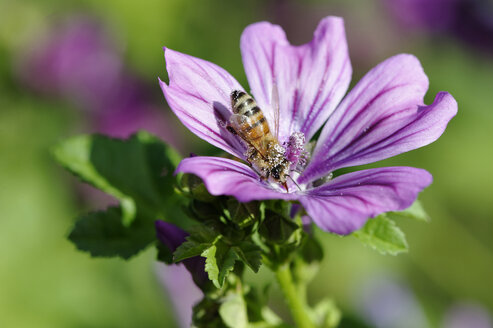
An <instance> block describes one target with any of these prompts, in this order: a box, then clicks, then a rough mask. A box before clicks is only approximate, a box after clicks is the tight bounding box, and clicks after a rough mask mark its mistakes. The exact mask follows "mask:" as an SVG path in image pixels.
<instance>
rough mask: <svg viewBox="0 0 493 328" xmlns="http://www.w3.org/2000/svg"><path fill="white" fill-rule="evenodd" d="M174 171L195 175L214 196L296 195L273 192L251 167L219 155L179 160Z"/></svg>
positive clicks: (244, 199)
mask: <svg viewBox="0 0 493 328" xmlns="http://www.w3.org/2000/svg"><path fill="white" fill-rule="evenodd" d="M176 171H177V172H184V173H192V174H195V175H197V176H199V177H200V178H201V179H202V180H203V181H204V184H205V186H206V188H207V190H208V191H209V192H210V193H211V194H212V195H215V196H219V195H228V196H234V197H235V198H236V199H238V201H240V202H250V201H252V200H262V199H296V198H297V197H296V195H294V194H288V193H283V192H281V191H276V190H274V189H272V188H270V186H269V185H268V184H267V183H266V182H263V181H261V180H260V178H259V176H258V175H257V174H256V173H255V172H253V171H252V169H251V168H249V167H248V166H246V165H245V164H242V163H240V162H237V161H234V160H231V159H226V158H220V157H202V156H197V157H189V158H185V159H184V160H182V161H181V162H180V164H179V165H178V167H177V168H176Z"/></svg>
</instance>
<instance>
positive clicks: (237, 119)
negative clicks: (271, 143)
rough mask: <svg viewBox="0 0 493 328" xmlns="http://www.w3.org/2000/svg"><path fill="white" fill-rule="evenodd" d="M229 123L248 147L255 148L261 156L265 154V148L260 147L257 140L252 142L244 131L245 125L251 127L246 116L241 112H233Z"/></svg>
mask: <svg viewBox="0 0 493 328" xmlns="http://www.w3.org/2000/svg"><path fill="white" fill-rule="evenodd" d="M229 123H230V125H231V127H232V128H233V129H234V130H235V131H236V133H238V135H239V136H240V137H241V139H243V141H245V142H246V143H247V144H248V145H249V146H250V147H252V148H253V149H255V150H256V151H257V152H258V153H259V154H260V155H261V156H262V157H264V156H265V149H264V148H262V147H261V145H260V144H259V143H258V142H253V141H252V140H251V138H250V137H249V136H248V133H245V127H251V125H250V121H249V120H248V117H246V116H245V115H241V114H233V115H231V117H230V119H229ZM260 142H261V140H260Z"/></svg>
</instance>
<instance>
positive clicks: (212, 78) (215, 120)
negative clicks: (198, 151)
mask: <svg viewBox="0 0 493 328" xmlns="http://www.w3.org/2000/svg"><path fill="white" fill-rule="evenodd" d="M165 58H166V69H167V71H168V76H169V85H166V83H164V82H162V81H159V83H160V85H161V88H162V90H163V93H164V96H165V97H166V101H167V102H168V105H169V106H170V107H171V109H172V110H173V112H174V113H175V114H176V116H178V118H179V119H180V121H181V122H182V123H183V124H184V125H185V126H186V127H187V128H189V129H190V131H192V132H193V133H195V134H196V135H197V136H199V137H200V138H202V139H204V140H205V141H207V142H209V143H211V144H212V145H214V146H216V147H219V148H221V149H223V150H225V151H227V152H228V153H230V154H232V155H235V156H237V157H239V158H243V153H244V151H245V147H244V145H243V143H241V142H240V140H239V139H238V138H237V137H236V136H234V135H232V134H231V133H230V132H229V131H228V130H227V129H226V128H225V125H226V123H227V122H228V120H229V117H230V115H231V114H232V111H231V100H230V94H231V92H232V91H233V90H243V88H242V87H241V85H240V84H239V83H238V82H237V81H236V80H235V79H234V78H233V77H232V76H231V75H230V74H229V73H228V72H226V71H225V70H224V69H222V68H221V67H219V66H217V65H215V64H213V63H210V62H208V61H205V60H202V59H199V58H195V57H192V56H188V55H185V54H182V53H179V52H177V51H173V50H170V49H165Z"/></svg>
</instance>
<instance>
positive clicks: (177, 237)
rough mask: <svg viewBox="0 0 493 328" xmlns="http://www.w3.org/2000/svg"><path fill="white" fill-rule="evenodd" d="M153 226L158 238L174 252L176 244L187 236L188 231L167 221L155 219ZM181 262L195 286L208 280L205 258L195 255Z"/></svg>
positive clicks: (200, 285) (180, 242)
mask: <svg viewBox="0 0 493 328" xmlns="http://www.w3.org/2000/svg"><path fill="white" fill-rule="evenodd" d="M155 226H156V235H157V238H158V240H159V241H160V242H161V243H163V244H164V245H165V246H166V247H168V249H169V250H170V251H171V252H174V251H175V250H176V249H177V248H178V246H180V245H181V244H183V243H184V242H185V238H186V237H187V236H188V233H186V232H185V231H184V230H182V229H180V228H178V227H177V226H175V225H173V224H171V223H168V222H164V221H156V222H155ZM182 263H183V264H184V265H185V268H186V269H187V270H188V271H189V272H190V274H191V275H192V278H193V281H194V282H195V284H196V285H197V286H199V287H202V286H204V285H205V284H206V283H207V282H208V281H209V279H208V277H207V273H206V272H205V258H203V257H200V256H195V257H191V258H188V259H186V260H183V262H182Z"/></svg>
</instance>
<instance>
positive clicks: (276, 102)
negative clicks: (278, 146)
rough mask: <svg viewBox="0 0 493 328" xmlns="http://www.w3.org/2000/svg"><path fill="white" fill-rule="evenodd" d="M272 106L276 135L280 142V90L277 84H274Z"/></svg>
mask: <svg viewBox="0 0 493 328" xmlns="http://www.w3.org/2000/svg"><path fill="white" fill-rule="evenodd" d="M271 106H272V109H273V110H274V134H275V136H276V139H277V140H279V90H278V89H277V84H276V83H273V84H272V95H271Z"/></svg>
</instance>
